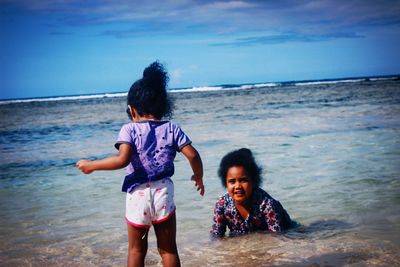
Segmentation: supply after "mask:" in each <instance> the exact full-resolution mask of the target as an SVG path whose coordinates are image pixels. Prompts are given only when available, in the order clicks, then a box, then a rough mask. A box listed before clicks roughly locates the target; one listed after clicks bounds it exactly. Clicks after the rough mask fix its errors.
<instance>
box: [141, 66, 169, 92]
mask: <svg viewBox="0 0 400 267" xmlns="http://www.w3.org/2000/svg"><path fill="white" fill-rule="evenodd" d="M168 79H169V78H168V74H167V72H166V71H165V69H164V66H163V65H162V64H161V63H159V62H158V61H155V62H153V63H152V64H150V65H149V66H148V67H147V68H145V70H144V71H143V79H142V80H143V82H144V83H145V84H146V85H148V86H149V87H150V88H154V89H165V88H166V86H167V83H168Z"/></svg>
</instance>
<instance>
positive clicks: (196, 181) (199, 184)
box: [192, 174, 205, 196]
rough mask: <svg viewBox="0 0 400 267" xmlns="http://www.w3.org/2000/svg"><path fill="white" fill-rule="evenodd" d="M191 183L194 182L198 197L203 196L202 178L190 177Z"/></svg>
mask: <svg viewBox="0 0 400 267" xmlns="http://www.w3.org/2000/svg"><path fill="white" fill-rule="evenodd" d="M192 181H194V186H196V187H197V191H199V190H200V195H202V196H204V191H205V189H204V184H203V177H199V176H196V175H194V174H193V175H192Z"/></svg>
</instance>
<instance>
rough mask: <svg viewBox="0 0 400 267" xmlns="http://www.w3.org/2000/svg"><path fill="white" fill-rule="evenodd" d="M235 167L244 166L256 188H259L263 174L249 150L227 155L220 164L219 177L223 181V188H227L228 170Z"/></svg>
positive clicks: (242, 149)
mask: <svg viewBox="0 0 400 267" xmlns="http://www.w3.org/2000/svg"><path fill="white" fill-rule="evenodd" d="M233 166H242V167H243V168H244V169H245V170H246V173H247V174H248V175H249V176H250V178H251V182H252V184H253V186H254V187H259V186H260V185H261V183H262V177H261V172H262V168H261V167H259V166H258V165H257V163H256V161H255V159H254V157H253V153H252V152H251V150H250V149H248V148H241V149H238V150H234V151H232V152H229V153H228V154H226V155H225V156H224V157H223V158H222V160H221V163H220V164H219V169H218V176H219V178H220V179H221V183H222V186H224V187H225V188H226V174H227V173H228V169H229V168H230V167H233Z"/></svg>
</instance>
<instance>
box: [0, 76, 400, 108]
mask: <svg viewBox="0 0 400 267" xmlns="http://www.w3.org/2000/svg"><path fill="white" fill-rule="evenodd" d="M399 79H400V75H391V76H371V77H354V78H341V79H322V80H301V81H283V82H263V83H248V84H222V85H215V86H195V87H183V88H170V89H169V92H171V93H185V92H211V91H227V90H249V89H257V88H265V87H285V86H306V85H325V84H327V85H328V84H338V83H357V82H368V81H371V82H374V81H382V80H399ZM126 95H127V92H116V93H98V94H87V95H67V96H51V97H37V98H22V99H4V100H0V105H4V104H11V103H28V102H50V101H67V100H80V99H81V100H85V99H95V98H112V97H126Z"/></svg>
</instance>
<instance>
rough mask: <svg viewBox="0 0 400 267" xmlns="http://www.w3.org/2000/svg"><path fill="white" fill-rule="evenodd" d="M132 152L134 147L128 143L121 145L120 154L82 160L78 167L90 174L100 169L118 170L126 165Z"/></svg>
mask: <svg viewBox="0 0 400 267" xmlns="http://www.w3.org/2000/svg"><path fill="white" fill-rule="evenodd" d="M131 153H132V147H131V146H130V145H128V144H121V145H120V146H119V153H118V155H115V156H111V157H108V158H104V159H99V160H86V159H83V160H80V161H78V162H77V163H76V167H77V168H78V169H79V170H81V171H82V172H83V173H86V174H89V173H92V172H93V171H98V170H117V169H121V168H124V167H126V165H128V164H129V160H130V157H131Z"/></svg>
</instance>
